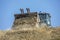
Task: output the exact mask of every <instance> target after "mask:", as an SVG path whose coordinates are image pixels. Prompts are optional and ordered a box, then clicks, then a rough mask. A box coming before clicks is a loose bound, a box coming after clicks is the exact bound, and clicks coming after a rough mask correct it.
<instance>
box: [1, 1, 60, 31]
mask: <svg viewBox="0 0 60 40" xmlns="http://www.w3.org/2000/svg"><path fill="white" fill-rule="evenodd" d="M20 8H23V9H24V12H26V8H30V10H31V12H33V11H37V12H39V11H42V12H47V13H50V14H51V24H52V26H60V0H0V30H6V29H10V28H11V27H12V24H13V22H14V14H18V13H20V10H19V9H20Z"/></svg>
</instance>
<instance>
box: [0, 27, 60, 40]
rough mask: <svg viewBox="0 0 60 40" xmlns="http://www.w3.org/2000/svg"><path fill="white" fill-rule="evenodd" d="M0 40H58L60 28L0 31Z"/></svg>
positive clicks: (59, 39)
mask: <svg viewBox="0 0 60 40" xmlns="http://www.w3.org/2000/svg"><path fill="white" fill-rule="evenodd" d="M0 35H1V36H0V40H60V28H50V27H41V28H34V29H33V28H29V29H27V28H26V29H21V30H8V31H5V32H1V31H0Z"/></svg>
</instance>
